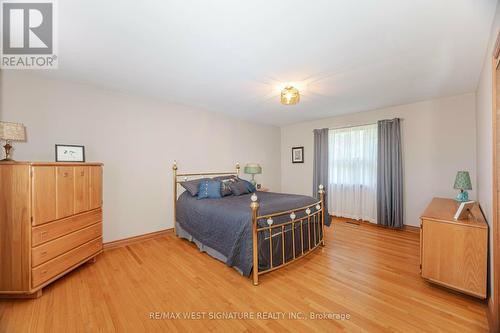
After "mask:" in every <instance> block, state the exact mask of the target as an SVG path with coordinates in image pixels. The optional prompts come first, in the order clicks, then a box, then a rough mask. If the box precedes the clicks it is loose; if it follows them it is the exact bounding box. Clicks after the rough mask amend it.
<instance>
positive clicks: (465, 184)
mask: <svg viewBox="0 0 500 333" xmlns="http://www.w3.org/2000/svg"><path fill="white" fill-rule="evenodd" d="M453 188H454V189H457V190H472V184H471V181H470V175H469V172H468V171H458V172H457V177H456V178H455V185H454V186H453Z"/></svg>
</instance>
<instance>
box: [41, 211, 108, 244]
mask: <svg viewBox="0 0 500 333" xmlns="http://www.w3.org/2000/svg"><path fill="white" fill-rule="evenodd" d="M101 221H102V210H101V209H97V210H93V211H90V212H86V213H82V214H78V215H75V216H71V217H68V218H65V219H62V220H59V221H55V222H51V223H47V224H44V225H41V226H38V227H33V228H32V234H31V245H32V246H37V245H40V244H43V243H45V242H48V241H50V240H53V239H55V238H57V237H61V236H64V235H67V234H69V233H72V232H74V231H76V230H79V229H82V228H85V227H87V226H89V225H92V224H95V223H97V222H101Z"/></svg>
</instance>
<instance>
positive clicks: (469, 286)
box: [420, 198, 488, 299]
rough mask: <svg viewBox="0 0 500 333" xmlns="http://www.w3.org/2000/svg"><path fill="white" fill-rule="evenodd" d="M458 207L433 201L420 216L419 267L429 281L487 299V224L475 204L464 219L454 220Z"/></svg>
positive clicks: (450, 202) (448, 200)
mask: <svg viewBox="0 0 500 333" xmlns="http://www.w3.org/2000/svg"><path fill="white" fill-rule="evenodd" d="M458 206H459V204H458V203H457V202H456V201H455V200H453V199H443V198H434V199H433V200H432V202H431V203H430V204H429V206H428V207H427V209H426V210H425V212H424V214H423V215H422V217H421V220H422V223H421V225H420V267H421V274H422V277H423V278H424V279H426V280H428V281H430V282H433V283H436V284H440V285H442V286H445V287H448V288H451V289H454V290H457V291H461V292H463V293H466V294H469V295H472V296H476V297H479V298H482V299H485V298H486V277H487V258H488V225H487V224H486V220H485V218H484V216H483V214H482V212H481V209H480V208H479V205H478V204H477V203H476V204H475V205H474V207H473V208H472V209H471V211H470V213H469V217H468V219H466V220H458V221H454V220H453V216H454V215H455V213H456V211H457V209H458Z"/></svg>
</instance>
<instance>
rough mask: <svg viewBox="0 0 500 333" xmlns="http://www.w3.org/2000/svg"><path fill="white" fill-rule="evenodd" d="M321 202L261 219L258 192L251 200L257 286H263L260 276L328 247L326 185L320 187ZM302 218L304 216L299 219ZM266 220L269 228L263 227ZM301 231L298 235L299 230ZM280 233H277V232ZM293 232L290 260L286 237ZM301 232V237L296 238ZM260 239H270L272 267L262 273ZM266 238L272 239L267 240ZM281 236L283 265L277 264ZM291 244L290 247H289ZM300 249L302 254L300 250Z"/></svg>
mask: <svg viewBox="0 0 500 333" xmlns="http://www.w3.org/2000/svg"><path fill="white" fill-rule="evenodd" d="M318 193H319V195H320V200H319V201H318V202H315V203H313V204H310V205H307V206H304V207H298V208H295V209H292V210H287V211H283V212H277V213H273V214H267V215H260V216H259V213H258V211H259V202H258V197H257V195H256V194H255V193H254V194H253V195H252V197H251V200H252V203H251V204H250V207H251V209H252V238H253V273H252V279H253V284H254V285H255V286H256V285H258V284H259V275H262V274H265V273H269V272H272V271H274V270H276V269H278V268H281V267H284V266H286V265H288V264H290V263H292V262H294V261H296V260H298V259H301V258H303V257H304V256H306V255H307V254H309V253H311V252H312V251H313V250H314V249H316V248H317V247H318V246H320V245H321V246H325V239H324V237H325V232H324V231H325V223H324V222H325V210H324V200H325V191H324V187H323V185H319V191H318ZM298 215H301V217H297V216H298ZM278 217H281V218H283V217H286V221H285V222H283V223H279V224H274V218H278ZM263 220H265V221H266V222H267V226H259V221H263ZM297 227H299V228H300V232H296V230H297V229H296V228H297ZM276 230H277V231H278V232H277V233H275V232H274V231H276ZM287 230H288V231H291V243H292V244H291V247H292V257H291V258H290V259H289V260H286V253H285V252H286V251H285V248H286V238H285V232H286V231H287ZM296 233H297V236H296ZM259 236H262V239H264V241H267V239H269V267H268V268H266V269H262V270H259V246H258V241H259ZM266 236H268V237H267V238H266ZM276 237H281V262H280V263H279V264H278V265H273V239H275V238H276ZM289 245H290V244H289ZM297 248H299V249H300V251H299V254H297V253H296V252H297V251H296V249H297Z"/></svg>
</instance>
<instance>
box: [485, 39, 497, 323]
mask: <svg viewBox="0 0 500 333" xmlns="http://www.w3.org/2000/svg"><path fill="white" fill-rule="evenodd" d="M491 66H492V68H491V71H492V106H493V107H492V120H493V122H492V123H493V133H492V137H493V179H492V182H493V221H492V228H491V230H490V232H492V233H493V244H492V247H491V248H492V253H491V254H490V255H491V256H493V260H492V261H493V267H490V270H491V271H492V272H493V281H492V285H493V288H492V290H491V293H490V298H489V300H488V308H489V313H488V318H489V322H490V330H491V332H500V319H499V318H500V305H499V304H500V302H499V301H500V300H499V297H500V290H499V289H500V277H499V272H500V271H499V264H500V253H499V252H500V228H499V221H500V216H499V215H500V211H499V207H500V204H499V202H498V200H499V199H500V196H499V190H500V188H499V186H498V181H499V180H500V175H499V174H498V172H497V169H498V168H499V167H500V161H497V159H498V158H500V155H499V154H497V150H498V149H499V148H500V144H498V143H497V138H500V134H498V133H497V132H498V131H500V127H499V125H500V123H499V122H498V121H497V117H498V116H497V108H498V107H500V101H498V99H500V95H498V94H497V90H498V89H497V84H500V75H497V71H499V72H500V31H499V32H498V34H497V39H496V42H495V46H494V48H493V56H492V58H491Z"/></svg>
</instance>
